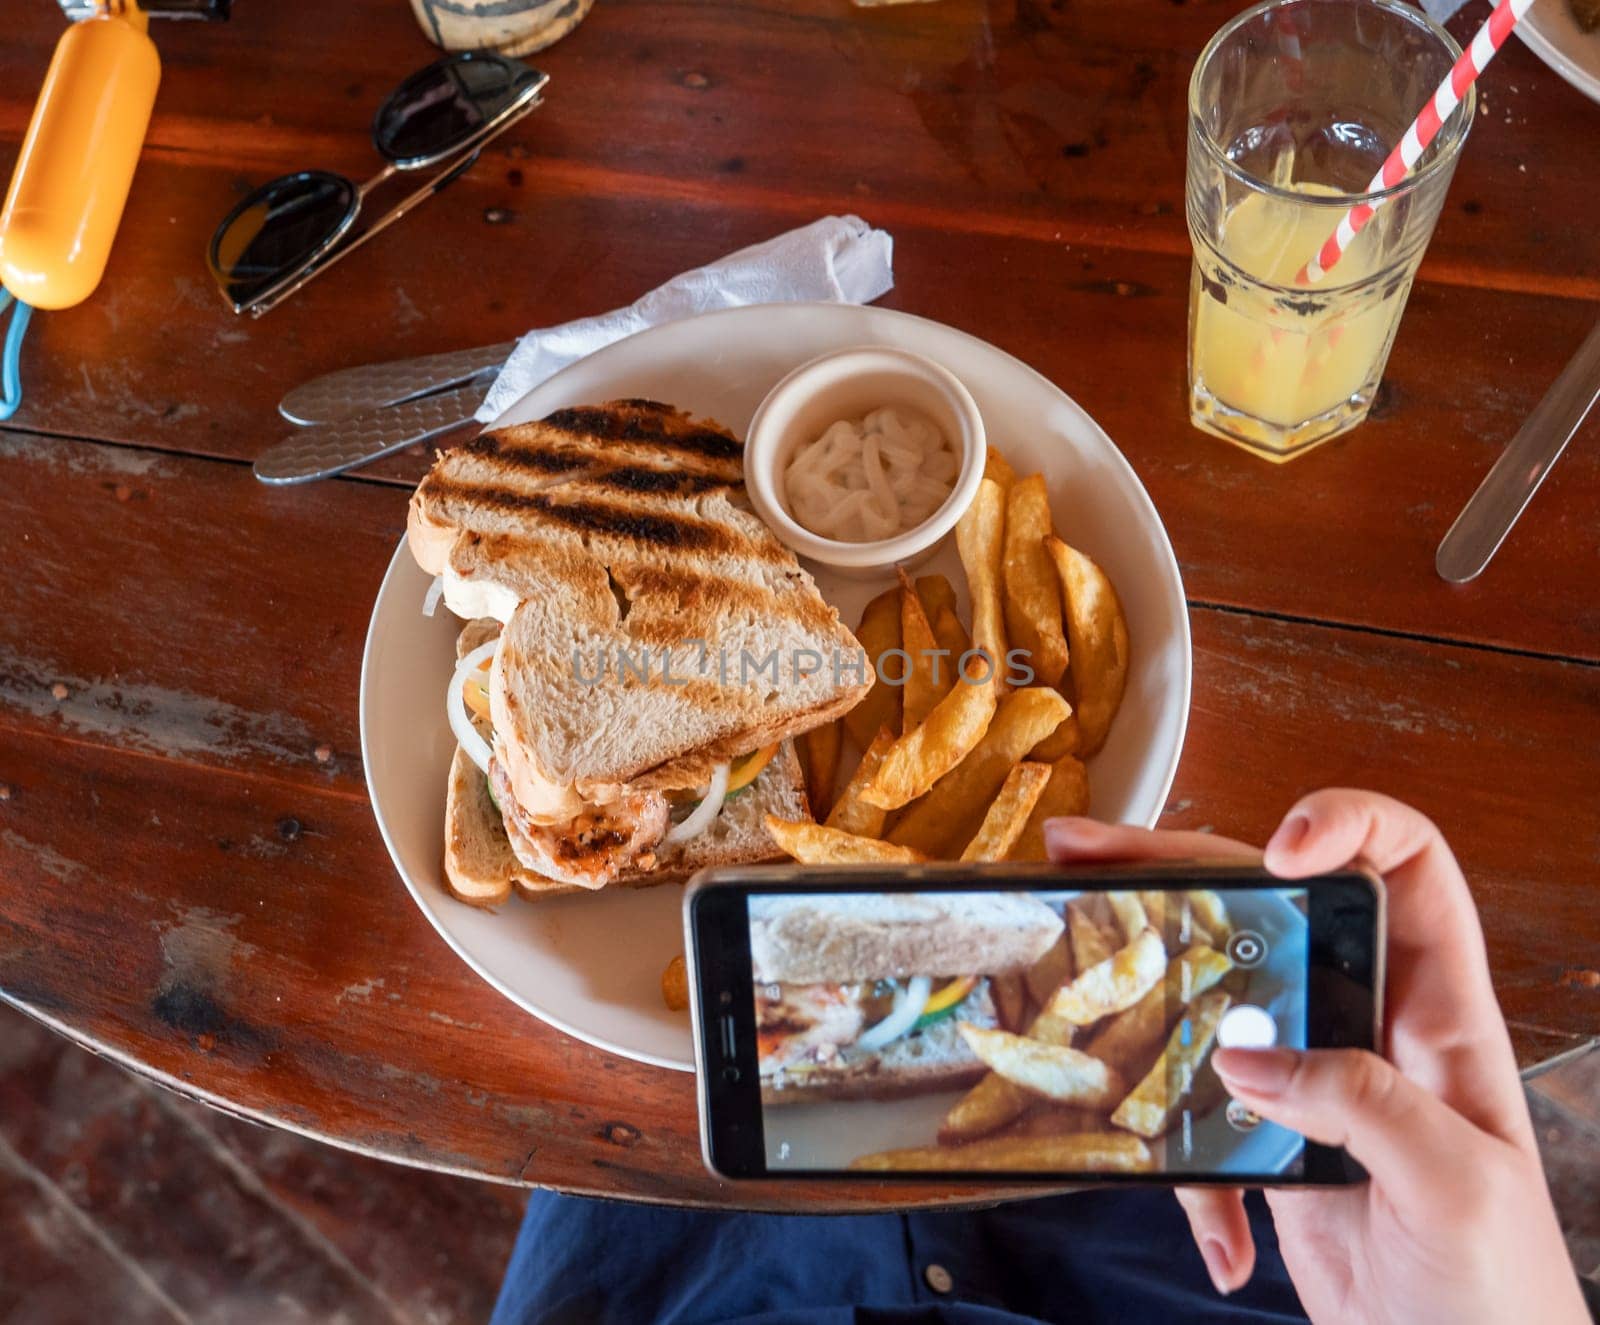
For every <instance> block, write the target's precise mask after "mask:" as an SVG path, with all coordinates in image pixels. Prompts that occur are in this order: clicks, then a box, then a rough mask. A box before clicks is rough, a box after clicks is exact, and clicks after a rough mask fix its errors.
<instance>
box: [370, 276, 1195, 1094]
mask: <svg viewBox="0 0 1600 1325" xmlns="http://www.w3.org/2000/svg"><path fill="white" fill-rule="evenodd" d="M864 344H879V345H893V346H900V347H902V348H905V349H908V350H912V351H914V352H916V353H918V354H923V355H926V356H928V357H929V358H931V359H934V360H936V361H937V362H939V363H942V364H943V365H944V366H945V367H946V368H948V369H949V370H950V371H951V372H953V373H954V374H955V375H956V376H957V377H959V378H960V379H961V380H962V381H963V382H964V383H965V384H966V386H967V388H968V389H969V390H970V391H971V392H972V394H973V396H974V397H975V398H976V400H977V402H978V407H979V408H980V409H981V410H982V411H983V415H984V419H985V422H986V424H987V427H988V432H989V439H990V441H991V442H993V443H994V444H995V445H997V446H998V447H1000V449H1001V450H1002V451H1003V452H1004V453H1005V454H1006V456H1007V457H1008V458H1009V459H1010V461H1011V463H1012V464H1013V465H1014V466H1015V468H1016V469H1017V472H1018V473H1019V474H1028V473H1032V472H1035V471H1042V472H1043V473H1044V475H1045V477H1046V479H1047V480H1048V482H1049V486H1050V494H1051V504H1052V506H1053V509H1054V513H1055V518H1056V523H1057V526H1058V527H1059V528H1060V529H1061V531H1062V533H1063V534H1064V535H1065V536H1066V538H1067V539H1068V540H1069V541H1071V542H1072V543H1074V544H1075V545H1077V546H1078V547H1081V548H1082V549H1083V550H1084V551H1085V552H1087V553H1088V554H1089V555H1090V556H1092V557H1093V558H1094V559H1095V560H1096V561H1098V562H1099V563H1100V565H1101V566H1102V567H1103V568H1104V569H1105V571H1106V573H1107V574H1108V575H1109V576H1110V577H1111V580H1112V582H1113V583H1114V584H1115V585H1116V586H1117V590H1118V593H1119V594H1120V595H1121V597H1122V602H1123V607H1124V611H1125V612H1126V614H1127V617H1128V634H1129V639H1130V648H1131V654H1132V658H1131V664H1130V668H1129V677H1128V689H1127V698H1126V700H1125V701H1124V703H1123V707H1122V711H1121V713H1120V714H1119V715H1118V717H1117V720H1116V723H1115V725H1114V726H1113V727H1112V730H1111V735H1110V739H1109V740H1108V741H1107V743H1106V746H1105V748H1104V749H1103V750H1102V751H1101V752H1100V753H1099V754H1098V755H1096V756H1095V758H1094V759H1093V760H1092V761H1091V763H1090V766H1089V772H1090V783H1091V786H1092V789H1093V803H1092V805H1091V806H1090V810H1091V812H1092V813H1093V814H1094V815H1096V816H1097V817H1099V818H1101V819H1106V820H1114V821H1121V822H1125V823H1137V824H1153V823H1154V822H1155V820H1156V817H1157V816H1158V815H1159V814H1160V813H1161V808H1162V806H1163V805H1164V804H1165V803H1166V797H1167V792H1168V790H1169V789H1170V788H1171V786H1172V778H1173V774H1174V773H1175V772H1176V771H1177V766H1178V755H1179V752H1180V751H1181V750H1182V748H1183V734H1184V728H1185V726H1186V724H1187V722H1188V715H1189V674H1190V654H1189V617H1188V611H1187V608H1186V606H1185V603H1184V596H1183V584H1182V582H1181V580H1180V579H1179V576H1178V566H1177V562H1176V561H1175V560H1174V558H1173V555H1172V545H1171V544H1170V543H1169V542H1168V541H1167V535H1166V531H1165V530H1164V529H1163V528H1162V526H1161V520H1160V518H1159V517H1158V516H1157V515H1156V512H1155V508H1154V507H1153V506H1152V505H1151V504H1150V499H1149V497H1148V496H1146V495H1145V491H1144V488H1143V487H1142V486H1141V485H1140V483H1139V480H1138V479H1137V478H1136V477H1135V476H1134V473H1133V470H1132V469H1130V468H1129V467H1128V463H1127V461H1126V460H1124V459H1123V458H1122V454H1121V453H1120V452H1119V451H1118V450H1117V449H1116V447H1115V446H1113V445H1112V444H1111V441H1110V439H1108V438H1107V437H1106V435H1105V434H1104V433H1103V432H1101V431H1100V429H1099V427H1097V426H1096V424H1095V422H1094V420H1093V419H1091V418H1090V417H1089V416H1088V415H1087V414H1085V413H1084V412H1083V411H1082V410H1081V409H1079V408H1078V406H1077V405H1075V404H1074V403H1073V402H1072V400H1071V399H1070V398H1069V397H1068V396H1066V395H1065V394H1063V393H1062V392H1061V391H1060V390H1059V389H1057V388H1056V387H1055V386H1053V385H1052V384H1051V383H1050V382H1048V381H1046V380H1045V379H1044V378H1043V377H1041V376H1039V374H1037V373H1035V372H1034V371H1033V370H1032V369H1030V368H1028V367H1027V366H1026V365H1025V364H1023V363H1021V362H1019V361H1018V360H1016V359H1014V358H1012V357H1011V356H1010V355H1008V354H1005V353H1003V352H1001V351H1000V350H997V349H995V348H994V347H993V346H992V345H988V344H986V343H984V342H983V341H980V340H977V339H976V338H974V337H972V336H968V335H966V334H965V333H964V332H960V331H955V330H953V329H951V328H949V327H944V326H940V325H939V324H938V323H935V322H928V321H925V320H923V319H921V318H916V317H912V316H910V315H908V314H905V313H895V312H890V311H888V310H885V309H879V308H858V307H853V306H849V305H838V304H777V305H762V306H757V307H749V308H736V309H730V310H728V311H726V312H721V313H711V314H707V315H705V316H703V317H698V318H692V319H689V320H687V321H683V322H675V323H671V324H668V325H666V326H663V327H657V328H654V329H652V330H650V331H645V332H641V333H640V334H639V335H637V336H633V337H630V338H629V339H627V340H624V341H619V342H618V343H617V344H615V345H612V346H609V347H608V348H606V349H603V350H601V351H599V352H598V353H596V354H593V355H591V356H590V357H589V358H587V359H584V360H582V361H581V362H579V363H576V364H573V365H572V366H571V367H570V368H567V369H565V370H564V371H563V372H561V373H558V374H557V375H556V376H555V377H552V378H551V379H550V380H549V381H548V382H545V383H544V384H543V385H542V386H540V387H539V388H537V389H536V390H534V391H532V392H530V393H529V394H528V395H527V396H525V397H524V398H523V399H522V400H520V401H518V402H517V404H515V405H513V406H512V407H511V408H510V409H509V410H507V411H506V413H505V414H504V415H503V416H502V417H501V419H500V420H499V422H500V423H505V424H509V423H519V422H525V421H527V420H531V419H538V418H542V417H543V416H544V415H546V414H549V413H550V412H551V411H552V410H556V409H560V408H563V407H565V406H569V405H578V404H585V403H593V402H598V401H604V400H611V399H616V398H618V397H628V396H632V397H653V398H655V399H657V400H663V401H667V402H670V403H671V404H673V405H676V406H678V407H680V408H682V409H685V410H688V411H690V412H691V413H693V414H696V415H699V416H701V417H704V418H713V419H716V420H717V421H718V422H720V423H722V424H724V425H726V426H727V427H729V428H731V429H732V430H733V431H734V432H735V433H736V434H738V435H740V436H743V435H744V431H745V428H746V425H748V423H749V422H750V418H751V416H752V415H753V414H754V413H755V409H756V406H757V405H758V404H760V402H761V399H762V397H763V396H764V395H765V394H766V392H767V390H768V388H769V387H771V386H772V385H773V384H774V383H776V382H777V381H778V379H779V378H781V377H783V376H784V374H786V373H787V372H789V371H790V369H792V368H794V367H796V366H797V365H799V364H801V363H804V362H806V361H807V360H808V359H813V358H815V357H816V356H817V355H819V354H822V353H824V352H825V351H828V350H832V349H838V348H840V347H842V346H846V345H864ZM952 541H953V540H947V542H946V545H945V546H944V547H942V548H941V549H940V550H939V551H938V553H937V554H936V555H935V556H934V558H933V559H932V560H931V561H929V562H928V563H927V565H926V567H925V568H924V569H925V570H941V571H944V572H945V573H946V574H948V575H949V576H950V578H951V581H952V583H954V584H956V585H957V586H959V587H961V588H962V589H964V583H965V581H964V578H963V576H962V575H961V571H960V563H959V562H958V561H957V559H956V555H955V551H954V548H953V546H951V542H952ZM817 582H818V585H819V587H820V588H821V590H822V592H823V594H824V595H825V596H826V597H827V598H828V599H829V601H830V602H832V603H834V604H835V605H837V606H838V607H839V609H840V611H841V613H842V614H843V616H844V619H845V620H846V622H847V623H848V624H850V625H854V624H855V622H856V621H857V620H858V619H859V613H860V609H861V607H862V606H863V605H864V604H865V602H866V601H867V599H869V598H870V597H871V596H872V595H873V594H875V593H877V592H878V591H879V590H880V589H881V588H882V587H883V584H874V583H871V582H858V581H847V580H835V579H833V578H831V577H829V576H827V575H821V574H819V575H818V576H817ZM887 582H888V581H887V579H886V580H885V581H884V583H887ZM427 588H428V578H427V577H426V576H425V575H424V574H423V573H422V571H421V570H419V569H418V568H417V566H416V563H415V562H413V561H412V559H411V556H410V553H409V552H408V551H407V550H406V547H405V544H404V542H402V543H401V545H400V547H399V548H398V549H397V550H396V552H395V556H394V561H393V562H392V563H391V565H390V567H389V573H388V574H387V575H386V576H385V577H384V581H383V585H382V587H381V588H380V589H379V590H378V599H377V602H376V603H375V604H374V606H373V609H372V623H371V625H370V626H369V628H368V631H367V647H366V655H365V657H364V658H363V660H362V666H361V753H362V758H363V759H364V761H365V763H366V773H367V787H368V789H369V790H370V792H371V795H372V808H373V813H374V814H375V815H376V816H377V820H378V828H379V830H380V831H381V832H382V834H383V840H384V842H385V844H386V845H387V846H388V848H389V854H390V855H391V856H392V857H393V858H394V863H395V868H396V869H398V870H399V871H400V876H401V878H403V879H404V880H405V883H406V887H408V888H409V889H410V890H411V895H412V897H413V898H415V899H416V903H417V905H418V906H419V907H421V908H422V911H423V914H424V915H426V916H427V917H428V919H429V920H430V921H431V922H432V923H433V926H434V928H435V929H437V930H438V931H439V933H440V934H441V935H442V936H443V937H444V939H445V941H446V942H448V943H449V944H450V946H451V947H452V948H454V949H455V950H456V952H457V953H458V954H460V956H461V958H462V960H464V961H465V962H466V963H467V964H468V965H469V966H471V967H472V969H473V970H475V971H476V972H477V973H478V974H479V975H481V976H482V977H483V978H484V979H485V980H487V981H488V982H489V983H490V984H492V985H493V986H494V987H495V988H496V989H498V990H499V991H500V992H501V993H503V994H504V995H505V996H506V997H507V998H509V999H511V1000H513V1001H514V1002H516V1003H517V1004H519V1005H520V1006H522V1007H524V1008H526V1009H527V1010H528V1011H529V1012H532V1013H533V1014H534V1015H535V1016H537V1017H541V1018H543V1019H544V1020H545V1021H547V1022H549V1023H550V1024H551V1025H552V1026H556V1027H558V1028H559V1029H561V1030H563V1031H566V1032H567V1033H568V1034H569V1035H575V1036H577V1037H578V1038H579V1039H582V1040H586V1041H588V1042H589V1043H590V1044H594V1045H598V1046H599V1047H601V1048H603V1049H610V1050H612V1051H614V1052H616V1053H619V1054H624V1055H626V1056H627V1057H629V1058H635V1059H638V1060H639V1061H641V1062H645V1063H655V1064H658V1065H660V1066H663V1067H672V1068H680V1069H683V1070H685V1071H689V1070H692V1069H693V1059H694V1050H693V1044H692V1041H691V1039H690V1034H689V1023H688V1019H687V1017H685V1016H684V1015H682V1014H681V1013H672V1012H668V1011H667V1010H666V1008H665V1007H664V1006H663V1005H662V1002H661V992H660V979H661V970H662V968H663V967H664V966H665V965H666V964H667V962H668V960H670V958H671V957H672V956H673V955H674V954H676V953H678V952H680V951H681V950H682V921H681V916H680V910H681V906H680V904H681V901H682V889H681V888H679V887H671V886H669V887H662V888H648V889H645V890H643V891H638V892H635V891H631V890H619V891H617V892H612V893H601V894H598V895H596V896H592V897H570V898H558V899H555V900H552V901H548V902H541V903H538V904H537V905H529V904H527V903H524V902H521V901H517V900H513V901H511V902H509V903H507V904H506V905H505V906H503V907H502V908H500V911H499V912H498V913H491V912H487V911H481V910H477V909H474V908H473V907H469V906H466V905H463V904H462V903H460V902H457V901H455V900H454V899H453V898H452V897H451V896H450V895H449V894H448V893H447V892H446V891H445V887H444V880H443V856H444V789H445V779H446V775H447V772H448V770H449V766H450V757H451V754H452V752H453V750H454V746H455V742H454V740H453V738H452V737H451V735H450V727H449V724H448V722H447V721H446V719H445V711H444V690H445V683H446V682H447V681H448V680H449V677H450V673H451V670H452V666H453V660H454V657H455V637H456V632H457V630H458V628H459V622H458V621H457V620H456V619H455V618H454V617H452V616H451V615H450V613H449V612H448V611H445V610H444V609H443V608H441V609H440V610H439V612H438V614H437V615H436V616H435V617H433V618H432V619H429V618H427V617H424V616H423V615H422V612H421V604H422V599H423V595H424V594H425V593H426V591H427ZM966 606H967V605H966V604H965V602H963V604H962V610H963V612H965V611H966Z"/></svg>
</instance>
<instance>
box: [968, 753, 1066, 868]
mask: <svg viewBox="0 0 1600 1325" xmlns="http://www.w3.org/2000/svg"><path fill="white" fill-rule="evenodd" d="M1049 780H1050V765H1049V764H1029V763H1021V764H1018V765H1017V766H1016V767H1015V768H1013V769H1012V770H1011V771H1010V772H1009V773H1007V774H1006V780H1005V781H1004V782H1002V783H1001V784H1000V791H999V793H998V794H997V795H996V796H995V798H994V800H993V802H991V803H990V805H989V811H988V813H987V814H985V815H984V816H983V823H982V824H980V825H979V826H978V831H977V832H976V833H975V834H973V837H972V841H970V842H968V843H967V847H966V850H965V851H963V852H962V853H961V859H962V860H1004V859H1005V858H1006V853H1007V852H1008V851H1010V850H1011V848H1012V846H1013V845H1014V844H1015V842H1016V840H1017V838H1018V837H1019V836H1021V834H1022V828H1023V825H1024V824H1026V823H1027V822H1028V815H1029V814H1031V813H1032V812H1033V807H1034V806H1035V805H1036V804H1037V803H1038V800H1039V795H1040V793H1041V792H1043V791H1044V786H1045V783H1046V782H1048V781H1049Z"/></svg>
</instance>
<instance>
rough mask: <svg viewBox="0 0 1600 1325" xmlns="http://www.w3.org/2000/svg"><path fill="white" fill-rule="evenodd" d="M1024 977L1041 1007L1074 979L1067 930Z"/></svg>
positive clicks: (1034, 998)
mask: <svg viewBox="0 0 1600 1325" xmlns="http://www.w3.org/2000/svg"><path fill="white" fill-rule="evenodd" d="M1023 978H1024V979H1025V980H1026V981H1027V982H1028V993H1029V994H1031V995H1032V996H1033V1001H1034V1002H1035V1003H1037V1004H1038V1005H1039V1006H1040V1007H1044V1006H1045V1004H1047V1003H1048V1002H1049V1001H1050V1000H1051V999H1052V998H1053V997H1054V996H1055V992H1056V990H1058V989H1060V988H1061V986H1062V985H1064V984H1066V983H1067V981H1068V980H1070V979H1072V945H1071V942H1070V941H1069V940H1068V938H1067V931H1066V930H1062V931H1061V937H1060V938H1058V939H1057V940H1056V941H1055V942H1054V943H1053V944H1051V945H1050V950H1049V951H1048V952H1046V953H1045V955H1044V956H1043V957H1041V958H1039V960H1038V961H1036V962H1034V964H1033V965H1032V966H1030V967H1029V968H1028V973H1027V975H1026V976H1024V977H1023ZM1029 1034H1032V1032H1031V1031H1030V1032H1029Z"/></svg>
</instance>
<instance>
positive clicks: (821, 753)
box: [799, 722, 844, 819]
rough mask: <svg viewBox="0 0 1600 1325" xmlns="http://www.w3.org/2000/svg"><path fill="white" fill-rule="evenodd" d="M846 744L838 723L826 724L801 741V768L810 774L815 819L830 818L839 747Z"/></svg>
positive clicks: (808, 796)
mask: <svg viewBox="0 0 1600 1325" xmlns="http://www.w3.org/2000/svg"><path fill="white" fill-rule="evenodd" d="M843 740H844V728H843V727H842V726H841V725H840V724H839V723H837V722H825V723H823V724H822V726H820V727H813V728H812V729H811V730H810V731H808V732H806V733H804V734H803V735H802V736H801V737H800V742H799V744H800V748H801V749H802V750H803V751H804V752H805V755H804V758H803V759H802V760H801V764H802V766H803V767H804V768H805V774H806V799H807V800H808V801H810V802H811V817H812V818H813V819H824V818H826V817H827V815H828V810H829V808H830V807H831V806H832V804H833V784H834V783H835V782H836V781H838V778H839V746H840V743H841V742H842V741H843Z"/></svg>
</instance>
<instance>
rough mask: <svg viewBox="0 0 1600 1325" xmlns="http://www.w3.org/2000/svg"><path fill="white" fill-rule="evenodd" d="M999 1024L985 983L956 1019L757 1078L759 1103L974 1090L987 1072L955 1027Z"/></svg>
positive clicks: (851, 1048) (984, 982) (848, 1047)
mask: <svg viewBox="0 0 1600 1325" xmlns="http://www.w3.org/2000/svg"><path fill="white" fill-rule="evenodd" d="M963 1021H965V1022H969V1023H971V1024H972V1025H974V1026H983V1027H991V1026H995V1025H997V1024H998V1018H997V1017H996V1015H995V1009H994V1000H993V998H991V997H990V994H989V982H988V981H987V980H985V981H983V982H982V983H980V984H979V985H978V987H977V988H976V989H974V990H973V991H972V993H970V994H969V995H967V997H966V999H965V1000H964V1001H963V1002H962V1004H961V1007H960V1010H959V1011H958V1012H957V1013H956V1015H955V1016H952V1017H947V1018H945V1019H944V1020H943V1021H940V1022H935V1023H934V1024H933V1025H932V1026H929V1027H928V1028H927V1029H926V1030H922V1031H916V1032H915V1033H913V1034H911V1035H907V1036H903V1037H902V1038H900V1039H898V1040H895V1041H894V1042H893V1043H891V1044H888V1045H886V1046H885V1047H884V1048H882V1049H879V1050H862V1049H857V1048H855V1047H853V1046H846V1047H845V1048H844V1049H841V1050H840V1051H839V1056H838V1057H837V1058H836V1059H834V1060H833V1061H832V1062H831V1063H797V1064H795V1065H793V1066H791V1067H786V1068H781V1069H779V1070H778V1071H777V1072H775V1073H773V1074H772V1075H771V1076H765V1077H762V1078H761V1102H762V1103H763V1104H811V1103H813V1102H815V1101H816V1100H860V1099H883V1100H886V1099H897V1098H899V1097H900V1096H903V1095H931V1094H934V1093H935V1092H937V1091H944V1090H964V1089H966V1088H967V1087H968V1086H972V1085H976V1084H977V1082H978V1081H979V1080H980V1079H981V1078H982V1077H983V1076H984V1074H985V1073H986V1072H987V1071H988V1068H986V1067H985V1066H984V1065H983V1063H981V1062H980V1061H979V1060H978V1057H977V1055H976V1054H974V1053H973V1052H972V1050H971V1049H970V1048H968V1047H967V1042H966V1041H965V1040H964V1039H962V1037H961V1032H960V1029H959V1025H960V1023H961V1022H963Z"/></svg>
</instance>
